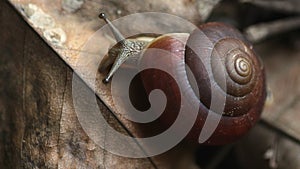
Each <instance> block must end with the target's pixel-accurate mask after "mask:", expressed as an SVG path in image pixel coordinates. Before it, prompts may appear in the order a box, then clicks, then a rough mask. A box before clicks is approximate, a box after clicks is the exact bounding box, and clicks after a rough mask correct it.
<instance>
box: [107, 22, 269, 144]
mask: <svg viewBox="0 0 300 169" xmlns="http://www.w3.org/2000/svg"><path fill="white" fill-rule="evenodd" d="M121 41H123V42H124V39H122V38H121ZM139 45H140V46H139ZM121 46H122V45H121ZM124 46H126V45H124V43H123V46H122V47H121V48H124ZM137 46H138V49H140V50H139V51H138V52H137V53H139V55H138V56H139V64H140V66H142V67H145V66H146V67H151V64H153V67H155V64H164V65H165V67H166V70H167V72H173V73H172V75H175V76H176V77H177V79H179V80H177V81H175V80H174V78H172V77H171V76H170V74H168V73H167V72H163V71H161V70H158V69H149V70H145V71H142V72H141V73H140V76H141V80H142V82H143V85H144V88H145V90H146V93H147V94H149V93H150V92H151V91H152V90H154V89H161V90H162V91H164V93H165V95H166V97H167V105H166V108H165V110H164V112H163V114H162V116H161V117H160V121H161V124H162V125H163V126H166V127H167V126H170V124H171V123H172V122H174V120H175V119H176V117H177V114H178V109H179V107H180V104H181V103H182V100H183V99H193V100H191V103H195V104H197V106H198V115H197V118H196V121H195V123H194V126H193V127H192V129H191V130H190V132H189V133H188V135H187V137H186V139H187V140H190V141H194V142H197V140H198V138H199V134H200V132H201V130H202V128H203V126H204V124H205V121H206V118H207V116H208V113H216V115H217V114H218V115H221V119H220V121H219V123H218V125H217V127H216V129H215V130H214V132H213V134H212V135H211V136H210V137H209V139H208V140H206V141H205V144H210V145H221V144H227V143H230V142H232V141H235V140H237V139H238V138H240V137H241V136H243V135H244V134H245V133H247V132H248V131H249V130H250V129H251V128H252V127H253V125H254V124H255V123H256V122H257V121H258V119H259V118H260V114H261V112H262V109H263V106H264V101H265V98H266V89H265V88H266V87H265V75H264V68H263V65H262V63H261V61H260V59H259V57H258V56H257V55H256V54H255V52H254V51H253V47H252V46H251V44H249V42H247V41H246V40H245V39H244V37H243V36H242V34H241V33H240V32H239V31H238V30H236V29H234V28H233V27H230V26H228V25H225V24H222V23H207V24H203V25H201V26H200V27H199V29H196V30H194V31H193V32H192V33H191V34H188V33H171V34H166V35H160V36H158V37H152V39H151V40H149V39H148V40H147V41H142V42H141V43H139V44H137ZM118 48H120V47H118ZM152 49H155V50H156V51H166V52H167V53H169V54H167V55H170V56H168V57H165V56H164V55H166V53H164V52H162V53H160V52H152ZM113 51H120V50H116V49H115V48H113ZM117 53H118V52H117ZM119 56H120V54H119V55H118V56H115V58H116V60H118V57H119ZM126 56H128V54H126ZM135 57H136V56H135ZM119 61H120V59H119ZM115 63H116V62H115ZM117 66H118V65H117ZM114 67H116V64H114V66H113V68H112V70H114V71H116V69H117V68H114ZM208 67H209V68H208ZM112 74H113V73H111V75H112ZM111 75H110V77H111ZM108 80H109V78H106V80H105V81H106V82H108ZM191 81H194V82H195V83H194V82H191ZM178 86H183V87H182V88H183V89H184V90H185V92H184V93H185V94H184V95H183V96H181V95H180V91H179V90H180V88H179V87H178ZM212 97H217V98H225V100H224V105H223V107H224V108H223V110H222V112H218V110H215V109H214V108H213V107H212V106H211V104H212V103H211V100H212ZM181 106H182V105H181ZM183 106H184V105H183ZM185 113H186V116H189V113H190V112H189V111H187V112H185ZM183 127H184V124H183Z"/></svg>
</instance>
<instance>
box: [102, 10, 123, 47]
mask: <svg viewBox="0 0 300 169" xmlns="http://www.w3.org/2000/svg"><path fill="white" fill-rule="evenodd" d="M99 18H100V19H102V20H104V21H105V23H106V24H107V25H108V26H109V28H110V30H111V31H112V33H113V34H114V36H115V39H116V41H117V42H121V41H123V40H125V38H124V36H123V35H122V34H121V33H120V32H119V30H118V29H117V28H116V27H115V26H114V25H113V24H112V23H111V22H110V20H109V19H108V18H107V17H106V15H105V13H100V14H99Z"/></svg>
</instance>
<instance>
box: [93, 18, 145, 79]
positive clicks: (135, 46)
mask: <svg viewBox="0 0 300 169" xmlns="http://www.w3.org/2000/svg"><path fill="white" fill-rule="evenodd" d="M99 18H100V19H103V20H104V21H105V22H106V23H107V24H108V26H109V28H110V30H111V31H112V33H113V35H114V37H115V39H116V41H117V43H120V44H121V45H120V47H118V48H117V49H114V50H117V51H118V52H119V53H118V55H117V58H116V60H115V61H114V63H113V66H112V68H111V69H110V71H109V73H108V74H107V76H106V77H105V79H103V83H109V81H110V79H111V77H112V76H113V74H114V73H115V72H116V71H117V70H118V69H119V67H120V66H121V65H122V63H124V62H125V61H126V60H127V59H128V58H130V57H134V56H136V55H137V54H139V53H140V52H141V51H142V50H143V49H144V47H145V46H146V44H147V43H145V42H143V41H138V40H128V39H125V38H124V36H123V35H122V34H121V33H120V31H119V30H118V29H117V28H116V27H115V26H114V25H113V24H112V23H111V22H110V20H109V19H107V17H106V15H105V14H104V13H100V14H99ZM111 50H112V49H111Z"/></svg>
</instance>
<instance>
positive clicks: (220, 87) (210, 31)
mask: <svg viewBox="0 0 300 169" xmlns="http://www.w3.org/2000/svg"><path fill="white" fill-rule="evenodd" d="M200 31H202V32H201V34H199V32H198V33H197V30H196V31H195V32H193V33H192V34H191V36H190V39H189V40H188V43H187V51H186V55H185V56H186V62H187V64H188V65H189V66H191V69H192V70H193V71H194V74H195V73H196V72H197V73H198V75H199V73H200V72H204V74H203V75H200V76H209V75H210V74H211V75H212V76H211V79H213V80H214V81H215V82H216V83H215V84H216V85H212V86H211V85H210V82H209V79H203V78H200V79H198V80H197V82H198V85H199V92H200V100H201V101H202V102H203V103H204V105H205V106H206V107H208V108H209V106H210V101H211V92H210V91H211V90H216V91H218V92H219V93H220V97H226V105H225V109H224V112H223V115H225V116H241V115H244V114H247V113H248V111H250V110H251V108H253V107H255V106H256V105H257V104H258V103H259V101H260V99H259V98H260V97H262V98H264V97H265V96H264V95H263V94H264V93H263V91H264V88H265V87H264V83H265V80H264V74H263V72H264V70H263V66H262V63H261V61H260V60H259V59H258V57H257V56H256V54H255V53H254V51H253V50H252V46H251V45H250V44H249V43H248V42H247V41H246V40H245V39H244V38H243V36H242V35H241V34H240V33H239V32H238V31H237V30H235V29H234V28H232V27H230V26H227V25H224V24H220V23H209V24H206V25H204V26H202V27H200ZM203 33H204V34H205V36H206V37H208V38H201V37H199V36H203V35H202V34H203ZM205 40H207V41H209V42H205ZM200 41H201V43H200ZM191 49H199V51H192V50H191ZM205 49H211V50H205ZM196 55H197V56H198V57H197V56H196ZM199 57H200V58H201V60H202V61H203V60H204V62H206V63H203V64H210V65H211V72H206V70H204V67H201V64H200V66H199V65H198V64H197V63H199V61H200V60H199ZM224 68H225V72H224V70H222V69H224ZM223 72H224V73H223ZM222 73H223V74H222ZM205 74H208V75H205ZM224 75H225V77H226V81H225V82H226V84H222V77H223V76H224ZM211 79H210V80H211Z"/></svg>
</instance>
